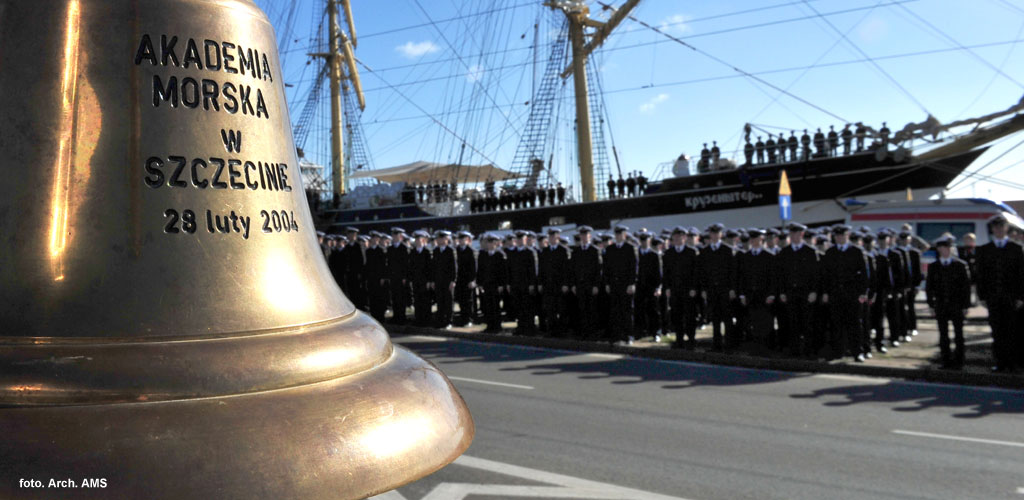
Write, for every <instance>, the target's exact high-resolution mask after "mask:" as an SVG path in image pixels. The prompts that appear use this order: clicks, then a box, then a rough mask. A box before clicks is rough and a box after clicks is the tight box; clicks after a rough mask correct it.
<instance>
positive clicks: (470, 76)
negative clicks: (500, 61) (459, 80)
mask: <svg viewBox="0 0 1024 500" xmlns="http://www.w3.org/2000/svg"><path fill="white" fill-rule="evenodd" d="M483 77H484V67H483V66H481V65H479V64H474V65H472V66H470V67H469V71H468V72H467V73H466V80H469V82H470V83H475V82H478V81H480V79H481V78H483Z"/></svg>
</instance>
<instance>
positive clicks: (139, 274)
mask: <svg viewBox="0 0 1024 500" xmlns="http://www.w3.org/2000/svg"><path fill="white" fill-rule="evenodd" d="M276 46H277V44H276V41H275V39H274V34H273V29H272V27H271V26H270V24H269V22H268V20H267V18H266V16H265V15H264V14H263V13H262V12H261V11H260V10H259V9H258V8H256V7H255V6H254V5H252V3H251V2H248V1H242V0H173V1H172V0H44V1H33V2H30V1H22V0H0V68H2V71H0V95H3V96H4V98H3V99H2V101H0V155H2V156H0V172H2V175H3V181H2V182H0V325H2V326H0V328H2V333H0V335H2V338H0V430H2V437H0V497H3V498H32V497H41V498H55V497H60V496H73V497H75V498H246V499H248V498H361V497H366V496H369V495H373V494H377V493H380V492H383V491H386V490H389V489H392V488H394V487H397V486H399V485H401V484H404V483H407V482H409V481H412V480H414V479H417V478H419V477H422V476H424V475H426V474H429V473H431V472H433V471H435V470H437V469H439V468H441V467H442V466H444V465H445V464H447V463H449V462H450V461H452V460H454V458H455V457H457V456H458V455H459V454H460V453H462V451H464V450H465V449H466V447H467V446H468V445H469V443H470V441H471V440H472V437H473V432H474V428H473V422H472V420H471V418H470V416H469V413H468V411H467V409H466V406H465V403H464V402H463V400H462V398H461V397H460V396H459V395H458V393H457V392H456V391H455V389H454V388H453V387H452V386H451V384H450V383H449V381H448V380H447V379H446V378H445V376H444V375H443V374H441V372H439V371H438V370H437V369H436V368H435V367H433V366H432V365H431V364H429V363H427V362H426V361H424V360H422V359H420V358H418V357H416V356H415V355H413V354H411V353H410V352H408V351H406V350H404V349H402V348H399V347H395V346H393V345H392V343H391V342H390V340H389V338H388V335H387V333H386V332H385V331H384V330H383V329H382V328H381V326H380V325H379V324H377V323H376V322H374V321H373V320H372V319H370V318H368V317H367V316H365V315H363V314H361V313H359V312H358V311H356V310H355V308H354V307H353V306H352V304H351V303H350V302H349V301H348V300H347V299H346V298H345V297H344V295H342V293H341V291H340V290H339V289H338V287H337V285H336V284H335V283H334V280H333V278H332V277H331V274H330V272H329V271H328V269H327V267H326V264H325V262H324V259H323V257H322V254H320V251H319V248H318V246H317V243H316V235H315V231H314V228H313V225H312V218H311V216H310V213H309V209H308V206H307V204H306V200H305V196H304V192H303V189H302V185H301V179H300V175H299V171H298V166H297V165H298V162H297V160H296V157H295V149H294V145H293V141H292V136H291V128H290V120H289V118H288V110H287V108H286V103H285V97H284V86H283V84H282V78H281V70H280V66H279V62H278V55H277V50H276ZM54 482H57V486H56V487H55V486H54V485H53V483H54Z"/></svg>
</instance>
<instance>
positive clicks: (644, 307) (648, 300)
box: [634, 287, 661, 336]
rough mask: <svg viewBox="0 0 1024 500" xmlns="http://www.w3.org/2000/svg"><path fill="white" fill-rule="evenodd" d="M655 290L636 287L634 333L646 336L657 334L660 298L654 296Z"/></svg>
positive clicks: (659, 318) (659, 317)
mask: <svg viewBox="0 0 1024 500" xmlns="http://www.w3.org/2000/svg"><path fill="white" fill-rule="evenodd" d="M654 290H655V288H651V287H637V289H636V298H635V299H634V305H635V307H636V322H635V325H636V331H637V332H638V333H642V334H646V335H652V336H653V335H654V334H656V333H658V328H660V326H661V314H660V310H659V309H660V308H659V307H658V303H659V299H660V298H661V297H655V296H654Z"/></svg>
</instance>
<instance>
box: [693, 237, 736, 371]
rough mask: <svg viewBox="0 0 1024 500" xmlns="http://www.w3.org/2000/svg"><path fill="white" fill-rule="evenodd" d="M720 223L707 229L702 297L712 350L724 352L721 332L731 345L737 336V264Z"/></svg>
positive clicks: (702, 260)
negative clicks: (732, 304) (734, 308)
mask: <svg viewBox="0 0 1024 500" xmlns="http://www.w3.org/2000/svg"><path fill="white" fill-rule="evenodd" d="M722 229H724V226H723V225H722V224H719V223H715V224H712V225H710V226H708V229H707V231H708V239H709V241H708V244H707V246H706V247H704V248H703V249H702V250H701V251H700V261H699V262H700V280H701V287H700V288H701V297H702V298H703V299H704V300H705V302H706V303H707V318H706V319H707V320H708V321H710V322H711V328H712V335H713V347H714V349H715V350H716V351H721V350H722V348H723V343H722V328H723V327H724V328H725V335H726V336H727V337H728V340H729V341H730V342H733V341H734V340H733V337H734V336H735V333H734V332H733V331H732V330H733V323H732V317H731V309H732V308H731V307H730V302H731V301H732V300H734V299H736V260H735V259H734V258H733V249H732V247H730V246H729V245H726V244H725V243H723V242H722Z"/></svg>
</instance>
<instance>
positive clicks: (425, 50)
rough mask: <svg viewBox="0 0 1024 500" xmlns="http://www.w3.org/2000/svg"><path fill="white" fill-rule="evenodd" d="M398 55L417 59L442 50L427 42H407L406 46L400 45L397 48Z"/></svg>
mask: <svg viewBox="0 0 1024 500" xmlns="http://www.w3.org/2000/svg"><path fill="white" fill-rule="evenodd" d="M395 50H397V51H398V53H400V54H402V55H403V56H405V57H408V58H409V59H416V58H417V57H420V56H424V55H427V54H433V53H434V52H437V51H439V50H441V47H438V46H437V45H436V44H434V42H431V41H430V40H426V41H423V42H415V43H414V42H405V45H399V46H398V47H395Z"/></svg>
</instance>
